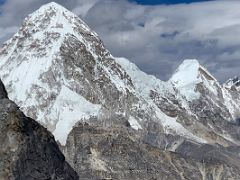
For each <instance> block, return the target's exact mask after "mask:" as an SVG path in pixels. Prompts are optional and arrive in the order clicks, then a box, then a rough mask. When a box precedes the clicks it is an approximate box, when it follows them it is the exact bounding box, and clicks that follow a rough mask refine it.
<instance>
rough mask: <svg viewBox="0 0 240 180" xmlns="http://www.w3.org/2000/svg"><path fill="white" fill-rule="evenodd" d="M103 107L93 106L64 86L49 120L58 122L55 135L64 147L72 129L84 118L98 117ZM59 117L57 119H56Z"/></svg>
mask: <svg viewBox="0 0 240 180" xmlns="http://www.w3.org/2000/svg"><path fill="white" fill-rule="evenodd" d="M100 108H101V105H98V104H92V103H90V102H89V101H87V100H86V99H85V98H84V97H82V96H81V95H79V94H77V93H75V92H73V91H71V90H70V89H69V88H67V87H66V86H63V87H62V89H61V91H60V94H59V95H58V97H57V99H56V101H55V102H54V105H53V106H52V111H51V114H49V115H48V116H47V118H48V119H52V120H57V124H56V129H55V130H54V131H53V135H54V136H55V138H56V140H58V141H59V142H60V143H61V144H62V145H65V143H66V140H67V136H68V134H69V133H70V131H71V130H72V127H73V126H74V125H75V124H76V123H77V122H78V121H80V120H84V118H86V119H88V118H90V117H91V116H97V115H98V112H99V110H100ZM56 117H57V119H56Z"/></svg>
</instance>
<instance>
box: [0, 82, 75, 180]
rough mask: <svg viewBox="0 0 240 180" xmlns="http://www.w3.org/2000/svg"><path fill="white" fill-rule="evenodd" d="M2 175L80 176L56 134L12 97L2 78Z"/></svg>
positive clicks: (16, 178)
mask: <svg viewBox="0 0 240 180" xmlns="http://www.w3.org/2000/svg"><path fill="white" fill-rule="evenodd" d="M0 142H1V143H0V179H1V180H8V179H11V180H34V179H36V180H40V179H49V180H50V179H52V180H64V179H66V180H77V179H78V175H77V174H76V172H75V171H74V170H73V169H72V168H71V167H70V166H69V164H68V163H67V162H66V161H65V157H64V156H63V154H62V153H61V151H60V150H59V147H58V145H57V143H56V142H55V140H54V137H53V136H52V134H51V133H50V132H49V131H48V130H47V129H46V128H44V127H43V126H41V125H40V124H38V123H37V122H36V121H34V120H33V119H31V118H28V117H26V116H25V115H24V114H23V113H22V112H21V111H20V110H19V108H18V106H17V105H16V104H15V103H14V102H12V101H11V100H9V99H8V97H7V93H6V91H5V88H4V86H3V84H2V82H0Z"/></svg>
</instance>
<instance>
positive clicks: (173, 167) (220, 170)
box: [63, 123, 240, 180]
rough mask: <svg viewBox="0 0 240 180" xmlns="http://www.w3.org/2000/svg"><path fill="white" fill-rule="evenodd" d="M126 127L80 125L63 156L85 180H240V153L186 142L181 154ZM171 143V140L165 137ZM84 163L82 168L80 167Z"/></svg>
mask: <svg viewBox="0 0 240 180" xmlns="http://www.w3.org/2000/svg"><path fill="white" fill-rule="evenodd" d="M139 137H140V135H139V134H137V133H136V132H134V130H132V129H130V128H126V127H120V126H117V127H112V128H111V129H109V128H104V127H103V126H99V125H96V124H95V125H91V124H87V123H85V124H82V123H79V124H78V125H77V126H75V127H74V128H73V130H72V131H71V133H70V135H69V137H68V141H67V146H66V147H64V148H63V152H64V153H65V154H66V157H67V159H69V162H70V164H71V165H72V167H74V168H75V169H76V171H77V172H78V174H81V178H82V179H131V180H134V179H159V180H160V179H161V180H164V179H165V180H167V179H172V180H179V179H182V180H187V179H188V180H191V179H207V180H218V179H238V177H240V174H239V167H240V163H239V156H238V155H237V153H238V152H239V150H236V149H235V150H233V152H235V153H236V154H234V153H230V152H228V151H224V150H223V147H216V146H211V145H201V144H194V143H191V142H188V141H183V143H182V146H180V147H178V148H177V149H176V152H177V153H172V152H169V151H163V150H160V149H159V148H156V147H154V146H151V145H149V144H148V143H145V142H142V141H141V139H140V138H139ZM162 138H163V139H165V140H166V141H168V142H169V143H171V141H170V138H167V137H164V136H163V137H162ZM79 162H81V164H80V163H79ZM83 164H84V166H83Z"/></svg>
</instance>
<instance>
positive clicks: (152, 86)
mask: <svg viewBox="0 0 240 180" xmlns="http://www.w3.org/2000/svg"><path fill="white" fill-rule="evenodd" d="M0 78H1V79H2V81H3V82H4V84H5V85H6V89H7V91H8V93H9V97H10V99H12V100H14V101H15V102H16V103H17V104H18V105H19V106H20V107H21V109H22V111H23V112H24V113H25V114H27V115H28V116H30V117H32V118H34V119H36V120H37V121H39V122H40V123H42V124H43V125H44V126H46V127H47V128H48V129H49V130H50V131H52V132H53V134H54V135H55V138H56V140H58V141H60V143H61V144H62V145H64V144H65V143H66V140H67V136H68V134H69V132H70V131H71V129H72V127H73V126H74V125H75V124H76V123H77V122H78V121H88V122H89V121H91V122H97V123H102V124H103V125H105V126H107V127H108V126H111V125H112V124H115V125H120V126H123V125H128V124H129V125H130V126H131V127H132V128H133V129H135V130H136V131H139V132H143V134H144V133H147V132H152V131H155V130H156V129H157V130H158V131H157V133H167V134H174V135H179V136H182V137H184V138H187V139H191V140H194V141H198V142H201V143H207V142H210V143H215V142H217V143H220V144H224V145H229V144H232V143H235V144H238V137H237V134H236V133H233V132H230V129H231V128H233V129H234V128H235V129H234V130H236V131H238V128H237V127H236V126H235V125H234V119H235V118H237V116H238V112H239V107H238V106H237V104H238V103H239V101H236V100H233V94H232V93H230V92H229V90H227V89H226V88H223V87H222V86H221V85H220V84H219V83H218V82H217V80H216V79H214V77H212V76H211V74H210V73H209V72H207V70H206V69H205V68H203V67H202V66H201V65H199V63H198V62H197V60H185V61H184V62H183V64H182V65H180V67H179V68H178V70H177V72H176V73H175V74H174V75H173V76H172V78H171V79H170V80H169V81H168V82H163V81H161V80H159V79H157V78H156V77H154V76H150V75H147V74H146V73H144V72H142V71H140V70H139V69H138V68H137V67H136V65H134V64H133V63H131V62H130V61H128V60H127V59H124V58H115V57H113V56H112V55H111V54H110V53H109V51H108V50H107V49H106V48H105V47H104V45H103V43H102V41H101V40H100V39H99V37H98V35H97V34H96V33H95V32H94V31H92V30H91V29H90V28H89V27H88V26H87V25H86V24H85V23H84V22H83V21H82V20H81V19H79V17H77V16H75V15H74V14H73V13H71V12H69V11H68V10H67V9H65V8H64V7H62V6H60V5H58V4H56V3H49V4H46V5H44V6H42V7H41V8H40V9H39V10H37V11H36V12H34V13H33V14H30V15H29V16H28V17H27V18H26V19H25V20H24V23H23V25H22V27H21V28H20V29H19V32H18V33H16V34H15V35H14V36H13V37H12V38H11V39H10V40H9V41H7V42H6V43H5V44H4V45H3V47H2V48H1V49H0ZM234 96H235V95H234ZM236 96H238V94H237V95H236ZM238 97H239V96H238ZM230 106H231V108H229V107H230ZM208 116H209V117H208ZM230 124H231V125H230Z"/></svg>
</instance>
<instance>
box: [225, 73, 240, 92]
mask: <svg viewBox="0 0 240 180" xmlns="http://www.w3.org/2000/svg"><path fill="white" fill-rule="evenodd" d="M223 86H224V87H225V88H228V89H232V90H234V89H235V90H239V89H240V78H239V77H238V76H235V77H233V78H231V79H229V80H227V82H226V83H224V85H223Z"/></svg>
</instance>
